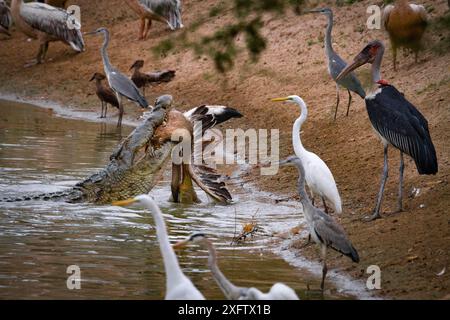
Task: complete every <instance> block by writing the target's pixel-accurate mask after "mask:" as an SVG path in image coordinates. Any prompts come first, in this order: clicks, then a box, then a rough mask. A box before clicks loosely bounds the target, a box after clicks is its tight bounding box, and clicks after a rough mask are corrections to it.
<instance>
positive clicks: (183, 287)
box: [114, 195, 205, 300]
mask: <svg viewBox="0 0 450 320" xmlns="http://www.w3.org/2000/svg"><path fill="white" fill-rule="evenodd" d="M132 203H139V204H140V205H142V206H143V207H145V208H147V209H149V210H150V212H151V213H152V216H153V219H154V220H155V225H156V235H157V237H158V242H159V247H160V250H161V254H162V257H163V260H164V268H165V271H166V296H165V299H166V300H204V299H205V297H204V296H203V295H202V294H201V293H200V291H198V289H197V288H196V287H195V286H194V284H193V283H192V281H191V280H190V279H189V278H188V277H186V275H185V274H184V273H183V271H182V270H181V268H180V265H179V264H178V259H177V256H176V255H175V252H174V251H173V248H172V246H171V245H170V242H169V235H168V234H167V228H166V223H165V222H164V218H163V214H162V212H161V210H160V209H159V207H158V206H157V204H156V203H155V201H154V200H153V199H152V198H151V197H150V196H148V195H140V196H137V197H135V198H133V199H130V200H125V201H118V202H115V203H114V204H115V205H121V206H124V205H129V204H132Z"/></svg>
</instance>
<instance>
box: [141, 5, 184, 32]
mask: <svg viewBox="0 0 450 320" xmlns="http://www.w3.org/2000/svg"><path fill="white" fill-rule="evenodd" d="M139 2H140V3H141V5H143V6H144V7H145V8H146V9H147V10H150V11H151V12H153V13H155V14H157V15H159V16H161V17H163V18H164V19H166V21H167V23H168V24H169V26H170V28H171V29H179V28H182V27H183V23H182V21H181V1H180V0H139Z"/></svg>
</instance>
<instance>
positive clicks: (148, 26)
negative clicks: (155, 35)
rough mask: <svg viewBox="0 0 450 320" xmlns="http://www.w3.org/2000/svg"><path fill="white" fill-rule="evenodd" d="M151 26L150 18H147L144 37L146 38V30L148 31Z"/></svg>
mask: <svg viewBox="0 0 450 320" xmlns="http://www.w3.org/2000/svg"><path fill="white" fill-rule="evenodd" d="M151 26H152V19H148V23H147V25H146V27H145V33H144V39H147V36H148V32H149V31H150V28H151Z"/></svg>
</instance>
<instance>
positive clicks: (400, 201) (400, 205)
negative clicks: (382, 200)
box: [397, 151, 405, 212]
mask: <svg viewBox="0 0 450 320" xmlns="http://www.w3.org/2000/svg"><path fill="white" fill-rule="evenodd" d="M404 169H405V163H404V162H403V152H401V151H400V178H399V182H398V206H397V212H402V211H403V171H404Z"/></svg>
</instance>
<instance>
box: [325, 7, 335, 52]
mask: <svg viewBox="0 0 450 320" xmlns="http://www.w3.org/2000/svg"><path fill="white" fill-rule="evenodd" d="M327 18H328V25H327V31H326V33H325V50H326V52H327V56H328V57H331V56H332V55H333V53H334V50H333V41H332V39H331V31H332V30H333V13H331V12H330V13H329V14H327Z"/></svg>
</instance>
